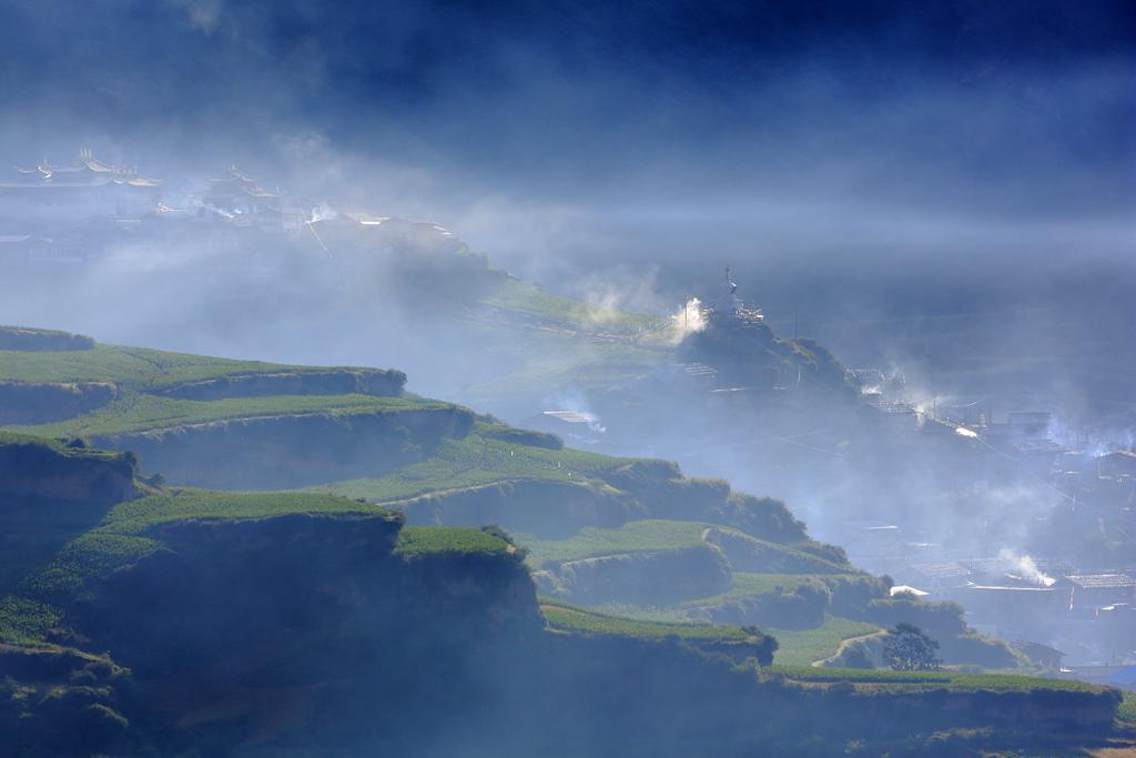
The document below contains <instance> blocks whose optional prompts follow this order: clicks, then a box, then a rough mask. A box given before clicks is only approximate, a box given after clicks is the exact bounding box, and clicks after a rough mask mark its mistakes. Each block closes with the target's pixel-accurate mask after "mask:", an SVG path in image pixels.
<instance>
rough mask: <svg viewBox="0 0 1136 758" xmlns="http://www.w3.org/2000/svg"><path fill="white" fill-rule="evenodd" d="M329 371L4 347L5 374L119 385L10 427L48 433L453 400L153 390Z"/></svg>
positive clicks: (1, 365)
mask: <svg viewBox="0 0 1136 758" xmlns="http://www.w3.org/2000/svg"><path fill="white" fill-rule="evenodd" d="M333 368H334V367H333ZM327 370H329V369H328V368H326V367H314V366H291V365H284V364H278V363H263V362H260V361H242V360H231V359H228V358H214V357H210V356H202V355H190V354H186V353H172V352H166V351H162V350H149V349H146V348H133V347H120V346H116V345H101V344H96V345H95V347H94V348H92V349H90V350H73V351H55V352H25V351H7V350H0V381H20V382H80V381H100V382H113V383H115V384H117V385H118V386H119V389H120V392H121V396H120V397H119V399H118V400H116V401H114V402H112V403H111V404H110V405H108V406H106V407H104V408H101V409H99V410H97V411H94V412H92V413H89V414H86V415H83V416H79V417H76V418H73V419H68V420H66V421H62V422H57V423H52V424H39V425H33V426H23V427H15V426H13V427H10V428H11V429H15V430H19V431H23V432H27V433H29V434H34V435H37V436H44V437H60V436H96V435H109V434H120V433H129V432H139V431H144V430H147V429H160V428H166V427H171V426H178V425H181V424H189V423H203V422H209V421H218V420H222V419H231V418H249V417H257V416H274V415H281V414H297V413H314V412H336V413H370V412H386V411H400V410H439V409H448V408H451V407H453V406H452V405H450V404H447V403H442V402H438V401H433V400H426V399H424V398H420V397H417V396H415V395H403V396H400V397H372V396H367V395H332V396H315V395H303V396H289V395H277V396H267V397H247V398H229V399H222V400H212V401H198V400H180V399H176V398H169V397H162V396H159V395H153V394H147V393H149V392H153V391H158V390H162V389H164V388H167V387H170V386H173V385H177V384H181V383H185V382H194V381H201V380H206V379H214V378H218V377H224V376H233V375H246V374H257V373H280V372H287V373H294V374H304V373H313V372H325V371H327Z"/></svg>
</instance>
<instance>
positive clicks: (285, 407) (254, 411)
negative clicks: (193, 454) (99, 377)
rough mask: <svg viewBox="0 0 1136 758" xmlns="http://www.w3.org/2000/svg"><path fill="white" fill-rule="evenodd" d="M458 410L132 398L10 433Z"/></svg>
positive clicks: (430, 404) (351, 398)
mask: <svg viewBox="0 0 1136 758" xmlns="http://www.w3.org/2000/svg"><path fill="white" fill-rule="evenodd" d="M454 407H455V406H453V405H451V404H449V403H442V402H439V401H435V400H424V399H422V398H419V397H416V396H413V395H402V396H398V397H375V396H371V395H272V396H267V397H240V398H225V399H223V400H181V399H176V398H168V397H160V396H157V395H147V394H138V393H130V394H127V395H126V396H124V397H122V398H120V399H118V400H116V401H114V402H112V403H110V404H109V405H107V406H105V407H103V408H100V409H99V410H97V411H94V412H93V413H88V414H86V415H83V416H78V417H76V418H73V419H68V420H67V421H60V422H57V423H54V424H37V425H34V426H13V427H9V428H11V429H13V430H17V431H22V432H25V433H28V434H36V435H42V436H44V437H97V436H107V435H114V434H130V433H136V432H145V431H149V430H153V429H165V428H170V427H176V426H183V425H186V424H201V423H207V422H210V421H223V420H226V419H237V418H256V417H263V416H280V415H297V414H304V413H339V414H350V413H390V412H394V411H439V410H450V409H452V408H454Z"/></svg>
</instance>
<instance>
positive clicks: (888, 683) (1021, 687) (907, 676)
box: [772, 664, 1107, 692]
mask: <svg viewBox="0 0 1136 758" xmlns="http://www.w3.org/2000/svg"><path fill="white" fill-rule="evenodd" d="M772 673H774V674H781V675H783V676H785V677H786V678H788V679H792V680H794V681H801V682H815V683H837V682H849V683H851V684H854V685H856V687H857V689H860V688H863V689H866V690H871V691H878V692H887V691H898V692H904V691H914V690H929V689H942V688H946V689H949V690H952V691H955V692H977V691H980V690H993V691H998V692H1030V691H1033V690H1056V691H1060V692H1102V691H1104V690H1105V689H1107V688H1106V687H1102V686H1100V685H1096V684H1089V683H1087V682H1079V681H1076V680H1074V679H1043V678H1040V677H1031V676H1020V675H1017V674H970V673H963V672H957V671H891V670H888V669H829V668H816V667H814V666H793V665H785V664H778V665H774V666H773V668H772Z"/></svg>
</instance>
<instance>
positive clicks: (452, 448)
mask: <svg viewBox="0 0 1136 758" xmlns="http://www.w3.org/2000/svg"><path fill="white" fill-rule="evenodd" d="M0 381H4V382H7V386H19V387H25V388H26V387H38V386H43V385H54V384H61V383H66V382H71V383H82V382H86V381H98V382H100V383H101V384H102V385H106V386H110V387H112V388H113V391H112V394H113V399H111V400H110V401H108V402H107V403H105V404H104V405H102V406H101V407H98V408H96V409H94V410H90V411H87V412H79V413H76V414H75V415H73V416H71V417H70V418H67V419H65V420H59V421H49V422H45V423H40V424H23V425H14V426H10V427H9V429H11V430H13V431H14V432H17V433H19V434H34V435H39V436H41V437H44V438H48V439H60V440H69V442H68V443H67V444H68V445H71V446H72V447H70V448H66V449H71V450H82V449H83V448H82V447H79V446H83V445H89V446H91V447H104V446H105V447H111V448H116V449H119V450H123V451H129V455H131V456H133V457H134V459H135V460H137V461H138V463H139V466H140V470H141V473H142V475H144V476H146V477H151V478H150V479H149V481H150V482H151V484H152V486H157V487H160V486H162V485H163V484H164V483H167V482H168V483H169V484H171V485H182V486H186V485H188V486H194V487H211V488H222V489H234V490H250V489H253V490H255V489H260V490H278V489H281V488H307V490H308V491H309V492H310V493H312V494H311V495H310V496H311V497H317V496H322V497H329V496H330V497H332V498H333V501H334V502H343V503H352V502H353V503H355V505H354V506H353V507H359V504H360V503H362V504H365V505H367V506H368V507H378V508H381V509H388V510H391V511H392V512H397V513H399V514H400V518H403V519H405V520H406V522H407V523H409V524H412V525H435V526H441V525H444V526H459V527H481V526H483V525H486V524H496V525H499V526H501V527H504V528H505V529H507V530H509V531H510V532H512V533H514V535H515V539H516V541H517V543H518V545H520V546H521V548H523V549H524V550H526V551H527V552H528V558H527V561H526V562H527V565H528V566H529V568H530V569H531V570H532V571H533V572H534V577H535V578H536V581H537V584H538V586H539V588H540V591H541V592H542V593H543V594H545V595H547V596H548V597H555V598H559V599H560V600H561V601H567V602H571V603H576V604H583V605H589V606H594V607H600V608H605V609H609V610H614V611H615V612H616V613H617V614H619V615H623V616H630V617H635V618H645V619H664V620H667V621H674V622H686V623H689V622H699V623H706V622H715V623H728V624H741V625H752V624H760V625H762V626H768V627H771V628H775V629H778V630H780V631H781V632H782V634H783V636H784V638H785V640H786V644H785V646H784V647H783V649H782V655H783V656H785V657H786V658H787V659H788V660H793V661H803V662H806V663H808V662H813V661H816V660H820V659H824V658H828V657H830V656H833V655H835V654H836V653H837V652H838V649H839V648H840V647H841V643H842V641H843V640H844V639H845V638H846V637H851V636H857V635H863V634H865V633H868V632H875V631H878V630H879V629H880V627H882V626H887V625H890V624H892V623H896V622H898V621H908V622H911V623H916V624H919V625H921V626H926V627H928V629H929V631H930V632H931V633H932V634H933V635H935V637H936V638H937V639H939V641H940V643H941V644H942V645H943V647H944V651H945V655H946V660H947V661H948V662H950V663H955V664H976V665H982V666H987V667H995V668H1007V667H1014V666H1016V665H1018V661H1017V658H1016V657H1015V656H1014V655H1013V654H1012V653H1011V652H1010V651H1009V650H1008V649H1006V648H1005V647H1004V646H1003V645H1001V644H1000V643H996V642H993V641H986V640H982V639H981V638H978V637H976V636H974V635H973V634H972V633H971V632H970V631H969V630H968V629H967V627H966V624H965V623H964V622H963V620H962V616H961V611H960V610H959V609H958V608H957V607H956V606H948V605H942V604H940V605H939V606H935V605H929V604H919V603H914V604H909V605H904V604H895V603H892V602H890V601H888V600H887V592H888V587H887V585H886V584H885V583H884V582H882V581H880V580H878V579H875V578H874V577H871V576H868V575H867V574H863V573H862V572H859V571H858V570H857V569H855V568H854V567H853V566H852V565H851V564H849V562H848V560H847V558H846V556H845V555H844V553H843V551H842V550H840V549H839V548H836V547H833V546H830V545H823V544H820V543H817V542H815V541H813V540H811V539H810V538H809V536H808V533H807V531H806V528H805V525H804V524H803V523H801V522H800V521H799V520H797V519H796V518H794V516H793V514H792V513H791V512H790V511H789V509H788V508H787V507H786V506H785V504H784V503H781V502H780V501H777V500H774V499H771V498H758V497H754V496H751V495H748V494H745V493H741V492H736V491H734V490H733V489H732V488H731V487H730V486H729V484H727V483H726V482H724V481H720V480H713V479H698V478H688V477H685V476H683V474H682V472H681V470H680V469H679V468H678V467H677V466H676V465H675V464H673V463H668V462H664V461H657V460H650V459H640V458H620V457H611V456H605V455H600V454H597V453H592V452H586V451H582V450H573V449H571V448H566V447H565V446H564V445H563V442H562V441H561V440H560V439H559V438H557V437H556V436H554V435H550V434H544V433H538V432H530V431H525V430H521V429H516V428H513V427H510V426H508V425H506V424H504V423H502V422H500V421H498V420H496V419H493V418H492V417H488V416H479V415H477V414H475V413H474V412H473V411H470V410H468V409H466V408H463V407H461V406H457V405H453V404H450V403H444V402H440V401H435V400H429V399H426V398H422V397H419V396H416V395H412V394H409V393H406V392H405V391H403V389H402V387H403V385H404V383H405V381H406V377H405V375H404V374H402V373H401V372H398V371H391V370H388V371H379V370H374V369H362V368H315V367H303V366H287V365H277V364H263V363H256V362H248V361H233V360H225V359H218V358H209V357H203V356H194V355H186V354H174V353H164V352H160V351H152V350H144V349H138V348H127V347H117V346H106V345H102V344H99V343H94V342H93V341H92V342H91V343H90V344H89V345H87V346H86V347H85V349H81V350H65V351H64V350H56V351H48V352H30V351H7V352H2V353H0ZM18 405H19V403H18V402H16V401H14V400H12V399H11V398H9V400H8V401H7V402H5V400H4V398H3V397H0V413H3V412H4V411H5V409H8V412H9V413H11V412H12V409H14V408H16V407H17V406H18ZM55 444H57V445H58V444H59V443H55ZM186 492H192V491H191V490H187V491H186ZM299 496H300V495H297V497H299ZM248 497H251V495H250V496H248ZM187 498H188V499H187ZM145 502H151V501H149V500H148V501H145ZM154 502H164V501H154ZM173 502H177V503H181V504H182V507H186V506H187V505H188V504H189V503H192V502H193V498H192V497H191V496H189V495H182V496H181V499H179V500H176V501H173ZM329 502H331V501H329ZM99 534H100V539H103V540H111V539H112V538H111V537H110V534H111V533H110V532H100V533H99ZM116 534H117V533H116ZM126 536H129V538H130V539H129V540H127V542H129V543H130V544H131V545H133V546H134V547H133V548H132V549H141V547H140V546H141V545H142V543H140V542H138V541H137V535H126ZM126 536H124V535H121V534H117V536H115V537H114V538H113V540H112V541H115V542H116V543H117V542H121V541H122V540H123V539H126ZM151 547H152V546H151ZM103 562H105V561H103ZM808 656H814V657H812V658H809V657H808Z"/></svg>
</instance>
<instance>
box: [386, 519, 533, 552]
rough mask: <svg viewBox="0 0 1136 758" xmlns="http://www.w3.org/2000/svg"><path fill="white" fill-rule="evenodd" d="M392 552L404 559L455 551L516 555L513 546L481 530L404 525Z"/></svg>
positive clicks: (515, 549)
mask: <svg viewBox="0 0 1136 758" xmlns="http://www.w3.org/2000/svg"><path fill="white" fill-rule="evenodd" d="M394 551H395V554H396V555H399V556H401V557H403V558H405V559H407V560H414V559H418V558H424V557H428V556H437V555H455V554H462V555H477V556H485V557H494V558H505V557H513V556H517V555H519V551H518V550H517V548H516V547H514V546H513V545H510V544H509V543H508V542H506V541H505V540H504V539H502V538H500V537H497V536H495V535H493V534H490V533H489V532H486V531H484V530H482V529H473V528H460V527H443V526H404V527H403V528H402V530H401V531H400V532H399V533H398V543H397V544H396V545H395V549H394Z"/></svg>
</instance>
